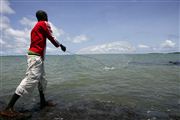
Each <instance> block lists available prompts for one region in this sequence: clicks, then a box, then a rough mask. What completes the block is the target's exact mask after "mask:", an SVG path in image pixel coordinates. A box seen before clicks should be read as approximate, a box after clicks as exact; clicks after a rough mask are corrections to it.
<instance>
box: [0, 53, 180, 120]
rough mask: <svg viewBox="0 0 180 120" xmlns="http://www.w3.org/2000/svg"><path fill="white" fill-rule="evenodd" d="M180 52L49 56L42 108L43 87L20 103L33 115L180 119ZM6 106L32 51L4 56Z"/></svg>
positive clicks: (2, 97) (79, 119) (1, 101)
mask: <svg viewBox="0 0 180 120" xmlns="http://www.w3.org/2000/svg"><path fill="white" fill-rule="evenodd" d="M169 61H180V55H179V54H139V55H122V54H121V55H117V54H116V55H88V56H85V57H84V55H83V56H77V55H66V56H47V57H46V61H45V69H46V77H47V80H48V86H47V91H46V95H47V99H51V100H53V101H55V102H57V103H58V105H57V106H56V107H54V108H48V109H45V110H39V109H38V104H37V103H38V102H39V97H38V92H37V89H36V90H34V93H33V94H31V95H27V96H25V97H23V98H22V99H20V100H19V101H18V103H17V104H16V109H18V110H20V111H27V110H28V111H30V112H32V117H31V118H30V119H32V120H36V119H39V120H45V119H47V120H49V119H52V120H62V119H64V120H86V119H87V120H102V119H103V120H180V112H179V110H180V75H179V73H180V66H179V65H173V64H171V63H169ZM0 67H1V77H0V82H1V83H0V85H1V86H0V108H1V109H3V108H4V107H5V105H6V104H7V102H8V100H9V99H10V95H11V94H12V93H13V92H14V90H15V88H16V87H17V85H18V84H19V83H20V81H21V79H22V78H23V77H24V75H25V71H26V57H25V56H8V57H1V64H0Z"/></svg>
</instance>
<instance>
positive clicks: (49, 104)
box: [40, 100, 57, 109]
mask: <svg viewBox="0 0 180 120" xmlns="http://www.w3.org/2000/svg"><path fill="white" fill-rule="evenodd" d="M56 105H57V103H54V102H53V101H52V100H49V101H46V102H45V103H41V104H40V108H41V109H43V108H45V107H54V106H56Z"/></svg>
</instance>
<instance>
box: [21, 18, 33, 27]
mask: <svg viewBox="0 0 180 120" xmlns="http://www.w3.org/2000/svg"><path fill="white" fill-rule="evenodd" d="M20 23H21V24H22V25H24V26H26V27H30V28H32V27H33V26H34V25H35V24H36V21H34V20H31V19H29V18H27V17H23V18H22V19H21V20H20Z"/></svg>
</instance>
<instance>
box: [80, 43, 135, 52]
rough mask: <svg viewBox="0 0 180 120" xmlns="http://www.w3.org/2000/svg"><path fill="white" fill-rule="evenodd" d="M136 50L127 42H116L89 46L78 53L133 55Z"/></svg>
mask: <svg viewBox="0 0 180 120" xmlns="http://www.w3.org/2000/svg"><path fill="white" fill-rule="evenodd" d="M134 51H135V48H134V47H133V46H131V45H130V44H129V43H128V42H125V41H116V42H112V43H106V44H101V45H95V46H89V47H86V48H83V49H81V50H79V51H78V53H80V54H109V53H131V52H134Z"/></svg>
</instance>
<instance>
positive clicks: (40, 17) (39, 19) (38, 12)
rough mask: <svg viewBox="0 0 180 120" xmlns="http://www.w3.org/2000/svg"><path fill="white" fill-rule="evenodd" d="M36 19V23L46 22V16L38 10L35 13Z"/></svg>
mask: <svg viewBox="0 0 180 120" xmlns="http://www.w3.org/2000/svg"><path fill="white" fill-rule="evenodd" d="M36 18H37V20H38V21H48V15H47V13H46V12H45V11H43V10H38V11H37V12H36Z"/></svg>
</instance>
